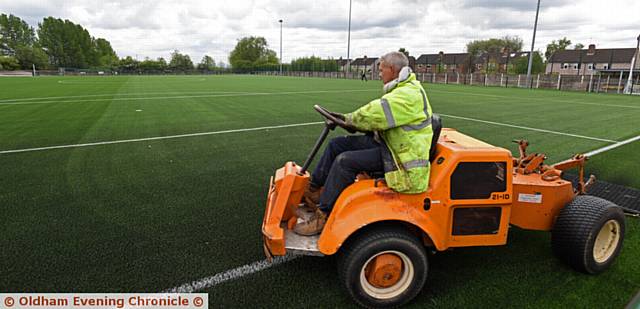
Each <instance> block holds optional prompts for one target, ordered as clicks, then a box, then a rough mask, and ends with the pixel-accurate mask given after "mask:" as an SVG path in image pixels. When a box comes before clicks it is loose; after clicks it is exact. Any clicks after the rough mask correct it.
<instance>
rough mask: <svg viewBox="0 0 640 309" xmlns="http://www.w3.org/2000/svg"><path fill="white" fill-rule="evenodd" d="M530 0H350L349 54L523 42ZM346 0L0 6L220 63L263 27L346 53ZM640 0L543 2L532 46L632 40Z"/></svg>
mask: <svg viewBox="0 0 640 309" xmlns="http://www.w3.org/2000/svg"><path fill="white" fill-rule="evenodd" d="M535 4H536V1H535V0H459V1H452V0H449V1H446V0H431V1H426V0H425V1H417V0H411V1H407V0H404V1H403V0H355V1H353V9H352V24H351V30H352V32H351V56H352V57H359V56H362V55H365V54H366V55H367V56H369V57H375V56H378V55H380V54H382V53H384V52H386V51H389V50H396V49H398V48H400V47H405V48H406V49H408V50H409V52H410V53H411V54H412V55H418V54H422V53H437V52H438V51H440V50H442V51H445V52H462V51H464V48H465V45H466V43H467V42H469V41H471V40H475V39H485V38H489V37H501V36H504V35H518V36H520V37H522V38H523V40H524V43H525V46H527V48H528V46H530V44H531V43H530V40H531V34H532V27H533V21H534V17H535ZM348 9H349V1H348V0H339V1H338V0H333V1H310V0H297V1H296V0H235V1H224V2H221V1H196V0H186V1H179V2H178V1H168V0H156V1H150V0H141V1H124V0H123V1H117V0H104V1H100V0H53V1H41V0H20V1H15V0H0V12H3V13H11V14H14V15H17V16H20V17H22V18H24V19H25V20H26V21H27V22H29V23H30V24H31V25H33V26H34V27H37V23H38V22H39V21H41V20H42V18H43V17H46V16H54V17H59V18H63V19H69V20H71V21H73V22H76V23H79V24H81V25H83V26H84V27H85V28H87V29H88V30H89V32H90V33H91V34H92V35H93V36H96V37H104V38H106V39H107V40H109V41H110V42H111V43H112V46H113V47H114V49H115V50H116V52H117V53H118V55H119V56H121V57H123V56H136V55H138V57H139V58H140V59H142V58H144V57H145V56H148V57H151V58H156V57H161V56H162V57H165V58H167V57H169V53H170V52H171V51H172V50H173V49H178V50H180V51H182V52H185V53H188V54H190V55H191V57H192V59H193V60H194V61H196V62H197V61H199V60H200V59H201V58H202V56H203V55H204V54H209V55H211V56H213V57H214V59H215V60H216V61H224V62H227V56H228V54H229V52H230V51H231V50H232V49H233V47H234V46H235V43H236V40H237V39H239V38H241V37H244V36H249V35H254V36H264V37H265V38H266V39H267V41H268V42H269V45H270V48H272V49H273V50H275V51H276V52H278V51H279V40H280V24H279V23H278V20H279V19H283V20H284V23H283V26H284V27H283V41H284V42H283V50H284V55H283V56H284V60H285V61H289V60H291V59H292V58H295V57H302V56H308V55H312V54H313V55H316V56H321V57H334V58H338V57H346V53H347V18H348ZM637 12H640V1H636V0H608V1H606V2H603V1H597V0H576V1H569V0H557V1H542V4H541V14H540V21H539V32H538V39H537V40H536V41H537V42H536V46H537V49H541V50H543V49H544V47H545V45H546V44H547V43H549V42H550V41H551V40H554V39H558V38H561V37H564V36H566V37H568V38H569V39H571V40H572V41H573V42H575V43H577V42H581V43H583V44H585V45H586V44H589V43H595V44H597V45H598V46H599V47H632V46H634V43H635V38H636V37H637V35H638V31H639V30H640V29H638V17H637Z"/></svg>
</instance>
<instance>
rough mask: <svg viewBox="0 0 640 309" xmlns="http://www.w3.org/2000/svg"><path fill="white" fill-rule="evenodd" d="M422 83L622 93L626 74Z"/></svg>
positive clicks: (438, 77) (638, 87)
mask: <svg viewBox="0 0 640 309" xmlns="http://www.w3.org/2000/svg"><path fill="white" fill-rule="evenodd" d="M252 74H257V75H274V76H277V75H281V74H280V72H253V73H252ZM282 75H283V76H292V77H318V78H342V79H363V78H362V73H357V72H351V73H349V72H347V73H345V72H282ZM365 76H366V78H367V80H379V79H380V78H379V77H378V75H377V74H373V73H367V74H366V75H365ZM634 76H635V78H634V81H633V84H634V86H633V91H632V93H633V94H638V95H640V74H638V75H634ZM416 77H417V78H418V80H420V81H421V82H423V83H434V84H458V85H470V86H482V87H504V88H532V89H555V90H561V91H583V92H594V93H622V92H623V90H624V86H625V84H626V82H627V77H626V76H625V75H624V74H622V73H618V74H610V75H605V74H597V75H595V74H594V75H558V74H536V75H532V76H531V78H527V75H525V74H500V73H499V74H484V73H474V74H459V73H455V72H453V73H416Z"/></svg>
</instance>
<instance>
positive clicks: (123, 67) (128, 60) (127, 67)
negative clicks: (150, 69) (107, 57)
mask: <svg viewBox="0 0 640 309" xmlns="http://www.w3.org/2000/svg"><path fill="white" fill-rule="evenodd" d="M139 68H140V62H139V61H138V60H136V59H133V58H132V57H131V56H127V57H125V58H122V59H120V61H118V70H119V71H121V72H129V73H131V72H137V71H138V69H139Z"/></svg>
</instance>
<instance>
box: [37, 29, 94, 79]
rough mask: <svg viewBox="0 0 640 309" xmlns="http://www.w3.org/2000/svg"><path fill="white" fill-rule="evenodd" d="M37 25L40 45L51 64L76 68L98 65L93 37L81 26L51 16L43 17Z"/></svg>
mask: <svg viewBox="0 0 640 309" xmlns="http://www.w3.org/2000/svg"><path fill="white" fill-rule="evenodd" d="M38 26H39V29H38V37H39V38H40V45H41V46H42V47H43V49H44V50H45V51H46V52H47V54H48V55H49V57H50V59H51V61H52V64H54V65H56V66H61V67H76V68H87V67H89V66H94V65H98V61H99V60H98V58H99V55H98V53H97V52H96V50H95V48H94V46H95V45H94V39H93V38H92V37H91V35H89V32H88V31H87V30H86V29H84V28H83V27H82V26H80V25H76V24H74V23H73V22H71V21H69V20H64V21H63V20H62V19H56V18H53V17H47V18H45V19H44V20H43V21H42V23H40V24H38Z"/></svg>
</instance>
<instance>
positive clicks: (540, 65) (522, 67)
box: [514, 51, 545, 74]
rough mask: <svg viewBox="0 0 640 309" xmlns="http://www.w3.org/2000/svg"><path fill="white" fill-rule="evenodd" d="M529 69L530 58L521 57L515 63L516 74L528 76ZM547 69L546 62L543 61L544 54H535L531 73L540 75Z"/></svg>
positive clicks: (537, 52)
mask: <svg viewBox="0 0 640 309" xmlns="http://www.w3.org/2000/svg"><path fill="white" fill-rule="evenodd" d="M528 67H529V57H519V58H518V59H517V60H516V61H515V63H514V71H515V72H514V73H516V74H527V68H528ZM544 69H545V66H544V61H543V60H542V54H541V53H540V52H539V51H536V52H534V53H533V62H532V63H531V73H532V74H540V73H543V72H544Z"/></svg>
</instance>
